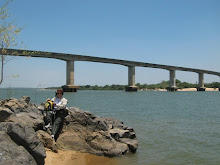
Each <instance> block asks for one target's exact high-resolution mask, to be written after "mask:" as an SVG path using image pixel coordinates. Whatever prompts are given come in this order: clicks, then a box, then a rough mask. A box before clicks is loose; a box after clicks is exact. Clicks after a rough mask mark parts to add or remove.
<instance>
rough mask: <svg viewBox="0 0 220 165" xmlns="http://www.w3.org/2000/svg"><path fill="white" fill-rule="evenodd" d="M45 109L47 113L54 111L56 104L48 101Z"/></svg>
mask: <svg viewBox="0 0 220 165" xmlns="http://www.w3.org/2000/svg"><path fill="white" fill-rule="evenodd" d="M44 109H45V110H46V111H52V110H53V109H54V103H53V101H51V100H48V101H47V102H46V103H45V104H44Z"/></svg>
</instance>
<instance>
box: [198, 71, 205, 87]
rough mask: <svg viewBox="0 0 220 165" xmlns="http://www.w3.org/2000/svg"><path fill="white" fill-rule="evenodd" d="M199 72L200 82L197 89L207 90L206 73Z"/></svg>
mask: <svg viewBox="0 0 220 165" xmlns="http://www.w3.org/2000/svg"><path fill="white" fill-rule="evenodd" d="M198 74H199V84H198V87H197V91H205V87H204V73H198Z"/></svg>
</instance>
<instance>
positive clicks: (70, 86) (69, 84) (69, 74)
mask: <svg viewBox="0 0 220 165" xmlns="http://www.w3.org/2000/svg"><path fill="white" fill-rule="evenodd" d="M62 88H63V91H64V92H76V91H77V89H78V88H79V86H77V85H74V61H66V85H64V86H62Z"/></svg>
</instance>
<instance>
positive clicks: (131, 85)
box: [125, 66, 138, 92]
mask: <svg viewBox="0 0 220 165" xmlns="http://www.w3.org/2000/svg"><path fill="white" fill-rule="evenodd" d="M137 89H138V87H137V86H135V67H134V66H128V87H127V88H126V89H125V90H126V91H128V92H136V91H137Z"/></svg>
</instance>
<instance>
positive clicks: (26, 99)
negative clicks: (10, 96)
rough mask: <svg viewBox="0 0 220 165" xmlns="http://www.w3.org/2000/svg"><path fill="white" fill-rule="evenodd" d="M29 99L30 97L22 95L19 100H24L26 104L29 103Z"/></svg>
mask: <svg viewBox="0 0 220 165" xmlns="http://www.w3.org/2000/svg"><path fill="white" fill-rule="evenodd" d="M30 100H31V98H30V97H28V96H23V97H22V98H21V99H20V101H21V102H23V101H24V102H25V103H26V104H29V103H30Z"/></svg>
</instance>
